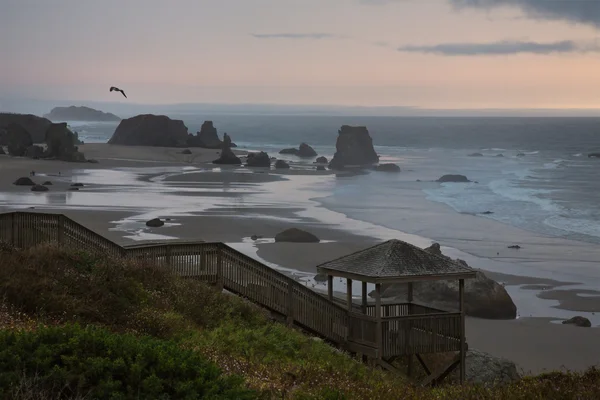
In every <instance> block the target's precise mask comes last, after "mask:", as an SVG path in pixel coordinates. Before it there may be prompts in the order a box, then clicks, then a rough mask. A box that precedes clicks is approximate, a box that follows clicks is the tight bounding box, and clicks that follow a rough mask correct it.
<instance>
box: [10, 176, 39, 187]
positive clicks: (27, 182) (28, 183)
mask: <svg viewBox="0 0 600 400" xmlns="http://www.w3.org/2000/svg"><path fill="white" fill-rule="evenodd" d="M13 185H17V186H34V185H35V182H34V181H32V180H31V178H28V177H26V176H24V177H21V178H19V179H17V180H16V181H14V182H13Z"/></svg>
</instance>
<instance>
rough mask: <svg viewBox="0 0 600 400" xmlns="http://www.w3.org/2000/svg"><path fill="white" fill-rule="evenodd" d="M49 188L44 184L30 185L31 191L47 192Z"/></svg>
mask: <svg viewBox="0 0 600 400" xmlns="http://www.w3.org/2000/svg"><path fill="white" fill-rule="evenodd" d="M48 190H49V189H48V188H47V187H46V186H44V185H33V186H32V187H31V191H32V192H47V191H48Z"/></svg>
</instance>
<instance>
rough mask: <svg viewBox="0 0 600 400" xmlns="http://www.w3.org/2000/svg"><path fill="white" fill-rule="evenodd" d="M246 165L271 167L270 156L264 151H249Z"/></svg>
mask: <svg viewBox="0 0 600 400" xmlns="http://www.w3.org/2000/svg"><path fill="white" fill-rule="evenodd" d="M246 166H247V167H271V158H269V155H268V154H267V153H265V152H264V151H261V152H260V153H249V154H248V158H246Z"/></svg>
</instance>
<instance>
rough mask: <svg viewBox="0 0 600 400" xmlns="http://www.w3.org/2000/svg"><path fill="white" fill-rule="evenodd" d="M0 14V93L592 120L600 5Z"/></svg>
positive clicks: (281, 6) (225, 2) (512, 1)
mask: <svg viewBox="0 0 600 400" xmlns="http://www.w3.org/2000/svg"><path fill="white" fill-rule="evenodd" d="M0 10H1V12H0V55H1V62H0V96H4V97H15V98H17V97H18V98H35V99H68V100H81V101H83V100H90V101H91V100H93V101H100V102H102V101H118V102H124V103H125V102H130V103H146V104H167V103H195V102H201V103H271V104H330V105H352V106H406V107H420V108H433V109H486V108H563V109H569V108H580V109H581V108H583V109H600V0H170V1H167V0H127V1H124V0H101V1H100V0H0ZM110 86H118V87H120V88H122V89H124V90H125V92H126V94H127V96H128V98H127V99H125V98H122V97H120V96H121V94H120V93H118V92H112V93H109V91H108V88H109V87H110Z"/></svg>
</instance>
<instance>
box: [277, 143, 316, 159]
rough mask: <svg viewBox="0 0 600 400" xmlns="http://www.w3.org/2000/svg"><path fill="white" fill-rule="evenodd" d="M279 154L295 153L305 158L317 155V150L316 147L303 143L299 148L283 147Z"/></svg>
mask: <svg viewBox="0 0 600 400" xmlns="http://www.w3.org/2000/svg"><path fill="white" fill-rule="evenodd" d="M279 154H293V155H295V156H298V157H305V158H310V157H316V156H317V152H316V151H315V149H313V148H312V147H310V146H309V145H308V144H306V143H301V144H300V146H298V148H297V149H296V148H293V147H292V148H288V149H283V150H281V151H280V152H279Z"/></svg>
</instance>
